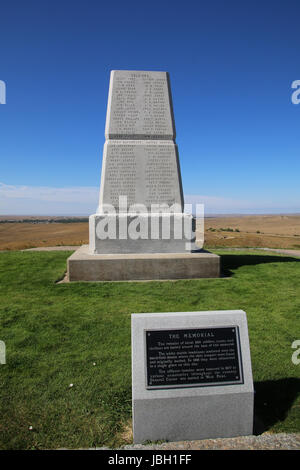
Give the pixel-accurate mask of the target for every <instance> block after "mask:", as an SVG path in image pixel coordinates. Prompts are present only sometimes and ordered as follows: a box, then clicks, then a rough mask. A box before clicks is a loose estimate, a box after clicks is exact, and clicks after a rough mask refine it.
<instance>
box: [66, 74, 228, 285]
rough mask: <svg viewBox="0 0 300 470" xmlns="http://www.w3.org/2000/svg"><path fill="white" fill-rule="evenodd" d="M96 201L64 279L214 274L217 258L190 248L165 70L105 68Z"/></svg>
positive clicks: (190, 221)
mask: <svg viewBox="0 0 300 470" xmlns="http://www.w3.org/2000/svg"><path fill="white" fill-rule="evenodd" d="M105 139H106V140H105V144H104V150H103V159H102V173H101V185H100V198H99V206H98V209H97V212H96V214H93V215H91V216H90V218H89V246H82V247H81V248H80V249H79V250H77V251H76V252H75V253H74V254H73V255H72V256H71V257H70V258H69V259H68V276H69V279H70V280H90V281H92V280H95V281H96V280H135V279H186V278H198V277H218V276H219V273H220V262H219V257H218V256H216V255H213V254H211V253H207V252H203V251H199V250H198V251H197V252H195V251H194V250H195V248H198V249H199V248H200V247H196V246H195V220H194V218H193V217H192V215H189V214H185V213H184V201H183V192H182V183H181V174H180V166H179V157H178V150H177V145H176V142H175V125H174V116H173V106H172V98H171V90H170V82H169V76H168V73H167V72H152V71H128V70H114V71H112V72H111V77H110V85H109V96H108V107H107V116H106V127H105Z"/></svg>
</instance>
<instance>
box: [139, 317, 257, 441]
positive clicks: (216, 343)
mask: <svg viewBox="0 0 300 470" xmlns="http://www.w3.org/2000/svg"><path fill="white" fill-rule="evenodd" d="M131 338H132V408H133V438H134V442H135V443H143V442H145V441H158V440H163V441H182V440H196V439H209V438H222V437H235V436H245V435H250V434H252V433H253V402H254V390H253V379H252V370H251V358H250V347H249V338H248V328H247V317H246V314H245V312H243V311H241V310H236V311H216V312H180V313H147V314H146V313H145V314H133V315H132V316H131Z"/></svg>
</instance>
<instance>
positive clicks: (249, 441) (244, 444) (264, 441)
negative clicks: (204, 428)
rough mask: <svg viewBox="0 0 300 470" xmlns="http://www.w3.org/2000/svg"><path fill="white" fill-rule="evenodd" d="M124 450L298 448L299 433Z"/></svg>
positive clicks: (168, 443)
mask: <svg viewBox="0 0 300 470" xmlns="http://www.w3.org/2000/svg"><path fill="white" fill-rule="evenodd" d="M122 449H124V450H300V433H299V434H284V433H281V434H269V433H264V434H261V435H260V436H243V437H233V438H226V439H204V440H201V441H181V442H165V443H163V444H150V445H143V444H135V445H126V446H124V447H122Z"/></svg>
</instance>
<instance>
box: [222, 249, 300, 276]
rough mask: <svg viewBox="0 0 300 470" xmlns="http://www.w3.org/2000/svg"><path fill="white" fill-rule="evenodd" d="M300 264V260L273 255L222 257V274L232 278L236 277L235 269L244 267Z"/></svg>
mask: <svg viewBox="0 0 300 470" xmlns="http://www.w3.org/2000/svg"><path fill="white" fill-rule="evenodd" d="M291 262H296V263H298V262H300V259H297V258H293V257H288V256H271V255H256V254H255V255H241V254H236V255H221V272H222V275H223V277H231V276H233V275H234V272H233V271H232V270H233V269H237V268H241V267H242V266H255V265H258V264H269V263H291Z"/></svg>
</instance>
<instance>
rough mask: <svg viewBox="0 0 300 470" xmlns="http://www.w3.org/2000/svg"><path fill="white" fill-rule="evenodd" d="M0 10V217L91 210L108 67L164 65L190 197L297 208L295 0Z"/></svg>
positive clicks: (299, 112) (63, 3)
mask: <svg viewBox="0 0 300 470" xmlns="http://www.w3.org/2000/svg"><path fill="white" fill-rule="evenodd" d="M0 15H1V16H0V21H1V28H0V47H1V60H0V80H2V81H4V82H5V83H6V87H7V97H6V100H7V102H6V104H5V105H0V161H1V165H0V182H1V185H0V213H16V214H17V213H70V214H71V213H72V214H76V213H78V214H83V213H86V214H89V213H93V212H94V211H95V209H96V206H97V193H98V188H99V183H100V172H101V159H102V147H103V143H104V125H105V115H106V104H107V93H108V83H109V72H110V70H112V69H128V70H129V69H133V70H166V71H169V73H170V77H171V86H172V93H173V102H174V112H175V123H176V129H177V143H178V146H179V155H180V162H181V170H182V179H183V186H184V193H185V195H186V197H187V200H190V199H191V198H192V196H194V200H196V199H197V201H199V202H201V201H204V202H206V204H207V208H206V210H207V211H208V212H276V211H278V212H296V211H299V212H300V184H299V174H300V138H299V137H300V104H299V105H294V104H292V102H291V94H292V91H293V90H292V89H291V83H292V82H293V81H294V80H297V79H300V59H299V44H300V2H299V1H296V0H295V1H293V0H292V1H291V0H285V1H283V0H282V1H277V0H261V1H253V0H251V1H247V0H244V1H241V0H239V1H231V0H226V1H225V0H223V1H222V0H217V1H213V2H212V1H205V2H204V1H199V0H198V1H196V0H192V1H191V0H186V1H182V0H180V1H178V0H172V1H171V0H170V1H164V0H160V1H157V0H152V1H151V2H146V1H141V0H139V1H131V0H128V1H124V0H123V1H120V0H115V1H113V2H105V1H103V2H102V1H100V0H98V1H95V0H85V1H81V0H80V1H78V0H72V1H71V0H69V1H67V0H39V1H38V0H27V1H15V0H10V1H8V0H5V1H3V2H1V11H0ZM55 188H57V189H55ZM72 195H73V196H72ZM201 198H202V199H201Z"/></svg>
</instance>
